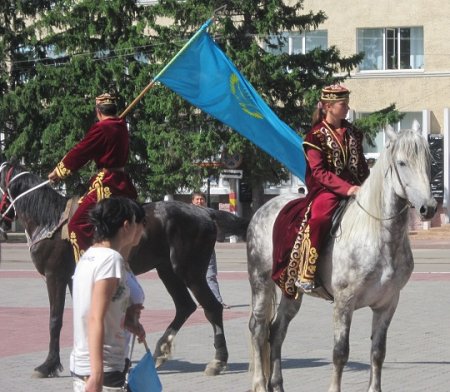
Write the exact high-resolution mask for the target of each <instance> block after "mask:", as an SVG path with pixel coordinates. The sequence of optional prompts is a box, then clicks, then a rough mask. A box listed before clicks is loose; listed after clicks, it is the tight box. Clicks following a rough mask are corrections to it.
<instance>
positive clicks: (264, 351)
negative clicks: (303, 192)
mask: <svg viewBox="0 0 450 392" xmlns="http://www.w3.org/2000/svg"><path fill="white" fill-rule="evenodd" d="M387 135H388V137H389V142H388V144H387V146H386V148H385V149H384V151H383V152H382V153H381V154H380V157H379V159H378V161H377V162H376V164H375V165H374V167H373V168H372V169H371V174H370V176H369V178H368V179H367V180H366V181H365V183H364V184H363V185H362V186H361V189H360V191H359V192H358V194H357V196H356V198H355V200H353V201H352V202H351V203H350V204H349V205H348V207H347V209H346V212H345V213H344V215H343V218H342V221H341V224H340V235H338V236H337V237H336V238H333V239H332V240H330V241H329V242H328V244H327V246H326V248H325V249H323V250H322V252H321V255H320V260H319V262H318V271H317V273H318V274H319V277H320V279H321V282H322V283H323V286H324V288H325V289H326V290H327V291H328V292H329V293H331V294H332V295H333V296H334V348H333V365H334V366H333V367H334V369H333V373H332V378H331V384H330V387H329V390H328V391H329V392H340V391H341V380H342V372H343V368H344V366H345V364H346V363H347V361H348V356H349V332H350V324H351V322H352V316H353V312H354V311H355V310H356V309H359V308H362V307H366V306H369V307H370V308H371V309H372V312H373V316H372V317H373V318H372V335H371V338H372V347H371V355H370V359H371V367H370V381H369V388H368V390H369V392H380V391H381V368H382V366H383V361H384V358H385V353H386V334H387V330H388V327H389V324H390V322H391V320H392V317H393V315H394V312H395V310H396V307H397V304H398V301H399V296H400V290H401V289H402V288H403V287H404V286H405V284H406V283H407V282H408V280H409V278H410V276H411V273H412V270H413V267H414V261H413V255H412V251H411V246H410V242H409V238H408V216H409V214H408V208H409V206H410V205H412V206H414V207H415V209H416V212H417V213H418V214H420V217H421V218H422V219H423V220H426V219H431V218H432V217H433V215H434V213H435V211H436V201H435V200H434V198H433V197H432V195H431V192H430V178H429V173H430V153H429V149H428V144H427V142H426V140H425V139H424V138H423V137H422V136H421V135H420V134H419V133H418V132H417V129H414V130H405V131H401V132H400V133H398V134H396V133H395V132H394V131H393V129H392V128H390V129H389V130H387ZM296 197H298V196H295V195H282V196H278V197H276V198H274V199H272V200H270V201H269V202H268V203H266V204H265V205H263V206H262V207H261V208H260V209H259V210H258V211H257V212H256V214H255V215H254V216H253V218H252V220H251V222H250V225H249V228H248V232H247V258H248V271H249V280H250V285H251V290H252V312H251V316H250V322H249V328H250V332H251V340H252V349H253V355H252V359H251V363H252V370H253V377H252V391H254V392H261V391H277V392H282V391H283V390H284V389H283V379H282V375H281V346H282V344H283V341H284V338H285V336H286V332H287V328H288V325H289V323H290V321H291V320H292V319H293V318H294V316H295V315H296V314H297V312H298V311H299V309H300V305H301V301H302V295H301V294H300V295H299V296H298V298H297V299H295V300H294V299H288V298H287V297H285V296H282V298H281V300H280V303H279V305H278V308H277V309H276V313H275V308H276V286H275V283H274V282H273V281H272V279H271V272H272V250H273V247H272V228H273V224H274V222H275V219H276V217H277V215H278V213H279V212H280V210H281V209H282V208H283V206H284V205H286V204H287V203H288V202H289V201H290V200H292V199H294V198H296Z"/></svg>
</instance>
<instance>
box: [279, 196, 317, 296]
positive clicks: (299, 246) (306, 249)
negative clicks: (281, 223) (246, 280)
mask: <svg viewBox="0 0 450 392" xmlns="http://www.w3.org/2000/svg"><path fill="white" fill-rule="evenodd" d="M311 205H312V202H311V203H309V205H308V208H307V209H306V212H305V216H304V218H303V220H302V222H301V224H300V227H299V230H298V234H297V237H296V239H295V242H294V246H293V248H292V251H291V255H290V257H289V263H288V266H287V267H286V269H285V271H284V272H283V273H282V275H281V277H280V280H279V281H280V287H283V288H284V291H285V292H286V294H287V295H289V296H291V297H295V295H296V294H297V287H296V286H295V282H296V281H297V280H299V278H300V276H301V277H302V280H303V281H304V280H311V281H314V273H315V272H316V262H317V258H318V253H317V250H316V248H314V247H312V246H311V239H310V227H309V225H308V224H307V222H308V220H309V215H310V211H311ZM305 271H306V274H305Z"/></svg>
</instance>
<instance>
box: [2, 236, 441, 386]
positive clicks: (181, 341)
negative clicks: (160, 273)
mask: <svg viewBox="0 0 450 392" xmlns="http://www.w3.org/2000/svg"><path fill="white" fill-rule="evenodd" d="M411 239H412V245H413V248H414V255H415V262H416V267H415V272H414V274H413V277H412V279H411V280H410V282H409V283H408V284H407V286H406V287H405V289H404V290H403V291H402V296H401V298H400V304H399V306H398V309H397V312H396V314H395V316H394V320H393V321H392V324H391V327H390V329H389V334H388V346H387V355H386V361H385V366H384V369H383V377H382V386H383V391H384V392H405V391H408V392H423V391H433V392H448V391H450V371H449V369H450V231H447V232H441V233H439V234H437V235H434V236H433V235H431V234H430V235H423V236H420V235H417V236H415V235H412V236H411ZM0 245H1V264H0V376H1V380H2V381H1V386H0V390H1V391H19V392H21V391H50V392H53V391H54V392H56V391H58V392H60V391H71V390H72V383H71V378H70V375H69V353H70V350H71V344H72V312H71V306H72V305H71V299H70V295H69V293H67V306H66V312H65V318H64V326H63V330H62V336H61V360H62V364H63V366H64V371H63V372H62V373H61V375H60V377H58V378H53V379H35V378H32V373H33V369H34V368H35V367H36V366H38V365H39V364H41V363H42V362H43V361H44V359H45V357H46V355H47V348H48V340H49V338H48V323H49V321H48V314H49V310H48V300H47V294H46V288H45V281H44V279H43V278H42V277H41V276H40V275H39V274H37V272H35V270H34V267H33V265H32V263H31V261H30V259H29V255H28V250H27V247H26V244H23V243H6V244H5V243H3V244H0ZM216 251H217V258H218V267H219V283H220V288H221V291H222V295H223V297H224V301H225V302H226V303H227V304H229V305H231V309H229V310H224V320H225V321H224V323H225V333H226V337H227V343H228V348H229V354H230V357H229V365H228V369H227V371H226V372H225V373H224V374H222V375H220V376H217V377H207V376H205V375H204V374H203V370H204V367H205V365H206V363H207V362H208V361H209V360H211V359H212V357H213V353H214V350H213V346H212V328H211V327H210V325H209V324H207V322H206V319H205V317H204V315H203V312H202V310H201V309H199V310H197V311H196V313H194V315H193V316H191V318H190V319H189V320H188V322H187V323H186V325H185V326H184V327H183V328H182V330H181V331H180V333H179V334H178V336H177V339H176V341H175V351H174V355H173V358H172V360H171V361H170V362H168V363H167V364H166V365H164V367H162V368H161V369H160V370H159V374H160V377H161V381H162V383H163V386H164V391H168V392H172V391H173V392H175V391H187V392H194V391H195V392H197V391H218V392H220V391H224V392H225V391H232V392H245V391H249V390H250V386H251V382H250V375H249V373H248V362H249V352H250V345H249V333H248V327H247V323H248V316H249V311H250V306H249V303H250V287H249V283H248V280H247V273H246V263H245V244H244V243H237V244H229V243H223V244H217V246H216ZM140 281H141V283H142V285H143V287H144V290H145V293H146V302H145V307H146V308H145V310H144V312H143V316H142V321H143V324H144V326H145V328H146V330H147V333H148V342H149V344H150V347H153V346H154V344H155V343H156V341H157V339H158V338H159V337H160V336H161V334H162V332H163V331H164V329H165V327H166V325H167V324H168V323H169V321H170V319H171V317H172V315H173V304H172V302H171V299H170V297H169V296H168V294H167V293H166V292H165V289H164V287H163V286H162V284H161V282H160V281H159V280H158V279H157V277H156V274H155V273H154V272H151V273H147V274H145V275H143V276H141V279H140ZM370 329H371V312H370V310H368V309H362V310H358V311H357V312H356V313H355V316H354V321H353V323H352V331H351V347H350V359H349V363H348V365H347V367H346V370H345V372H344V376H343V391H345V392H359V391H366V390H367V385H368V379H369V351H370ZM332 335H333V334H332V305H330V304H329V303H327V302H326V301H323V300H319V299H315V298H311V297H308V298H305V300H304V303H303V306H302V309H301V310H300V313H299V314H298V316H297V317H296V318H295V319H294V321H293V322H292V323H291V326H290V329H289V333H288V335H287V337H286V341H285V344H284V346H283V356H282V357H283V363H282V365H283V369H284V372H283V375H284V381H285V389H286V391H294V392H297V391H299V392H302V391H304V392H317V391H327V388H328V383H329V380H330V375H331V367H332V365H331V348H332ZM143 353H144V350H143V348H142V347H140V345H139V346H138V347H137V349H136V352H135V356H134V359H138V358H139V357H141V356H142V355H143Z"/></svg>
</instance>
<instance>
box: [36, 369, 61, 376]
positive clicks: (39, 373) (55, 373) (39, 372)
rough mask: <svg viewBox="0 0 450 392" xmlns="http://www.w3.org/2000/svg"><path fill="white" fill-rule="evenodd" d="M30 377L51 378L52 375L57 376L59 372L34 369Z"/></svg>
mask: <svg viewBox="0 0 450 392" xmlns="http://www.w3.org/2000/svg"><path fill="white" fill-rule="evenodd" d="M31 377H32V378H53V377H59V372H58V371H57V370H55V371H54V372H51V373H44V372H42V371H40V370H38V369H34V372H33V374H32V375H31Z"/></svg>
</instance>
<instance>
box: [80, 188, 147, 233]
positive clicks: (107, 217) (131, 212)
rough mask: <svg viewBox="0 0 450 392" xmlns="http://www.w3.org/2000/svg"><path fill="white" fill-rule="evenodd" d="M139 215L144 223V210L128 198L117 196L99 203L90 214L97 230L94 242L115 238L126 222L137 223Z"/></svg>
mask: <svg viewBox="0 0 450 392" xmlns="http://www.w3.org/2000/svg"><path fill="white" fill-rule="evenodd" d="M138 215H139V220H140V221H141V222H142V220H143V216H145V212H144V210H143V208H142V207H141V206H140V205H138V204H137V203H136V202H135V201H134V200H131V199H128V198H126V197H120V196H117V197H116V196H115V197H111V198H108V199H103V200H101V201H99V202H98V203H97V204H96V205H95V206H94V208H93V209H92V210H91V211H90V213H89V218H90V221H91V223H92V224H93V225H94V229H95V231H94V242H100V241H103V240H110V239H112V238H114V236H115V235H116V234H117V233H118V231H119V229H120V228H121V227H122V226H123V225H124V223H125V221H129V222H130V223H132V222H136V221H138V220H137V219H136V218H137V217H138ZM138 222H139V221H138ZM139 223H140V222H139Z"/></svg>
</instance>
